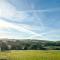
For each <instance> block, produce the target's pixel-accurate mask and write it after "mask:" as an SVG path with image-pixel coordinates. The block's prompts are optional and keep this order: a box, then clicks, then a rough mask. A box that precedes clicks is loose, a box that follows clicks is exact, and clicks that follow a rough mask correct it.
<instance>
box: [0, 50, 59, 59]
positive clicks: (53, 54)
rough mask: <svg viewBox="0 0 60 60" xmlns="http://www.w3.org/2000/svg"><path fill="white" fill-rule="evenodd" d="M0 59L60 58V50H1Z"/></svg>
mask: <svg viewBox="0 0 60 60" xmlns="http://www.w3.org/2000/svg"><path fill="white" fill-rule="evenodd" d="M0 60H60V50H59V51H57V50H51V51H50V50H44V51H43V50H17V51H5V52H0Z"/></svg>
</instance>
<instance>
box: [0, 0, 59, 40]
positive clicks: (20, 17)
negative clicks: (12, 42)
mask: <svg viewBox="0 0 60 60" xmlns="http://www.w3.org/2000/svg"><path fill="white" fill-rule="evenodd" d="M0 38H9V39H40V40H54V41H56V40H60V0H0Z"/></svg>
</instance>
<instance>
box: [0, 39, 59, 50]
mask: <svg viewBox="0 0 60 60" xmlns="http://www.w3.org/2000/svg"><path fill="white" fill-rule="evenodd" d="M0 50H1V51H5V50H60V41H45V40H30V39H27V40H0Z"/></svg>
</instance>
